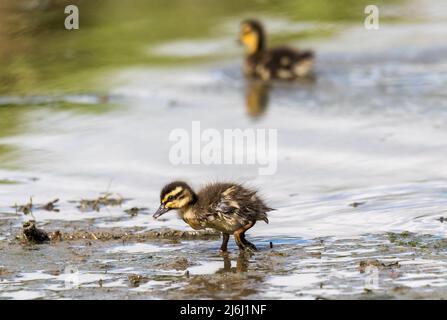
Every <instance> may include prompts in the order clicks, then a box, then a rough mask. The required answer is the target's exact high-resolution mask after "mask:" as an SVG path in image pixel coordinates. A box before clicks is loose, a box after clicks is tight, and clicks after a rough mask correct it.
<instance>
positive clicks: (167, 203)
mask: <svg viewBox="0 0 447 320" xmlns="http://www.w3.org/2000/svg"><path fill="white" fill-rule="evenodd" d="M195 201H196V194H195V193H194V191H193V190H192V189H191V187H190V186H189V185H188V184H187V183H185V182H182V181H175V182H171V183H170V184H168V185H166V186H165V187H164V188H163V189H162V190H161V193H160V207H159V208H158V210H157V212H155V213H154V218H155V219H157V218H158V217H160V216H161V215H163V214H165V213H166V212H168V211H169V210H172V209H182V208H184V207H187V206H189V205H191V204H193V203H194V202H195Z"/></svg>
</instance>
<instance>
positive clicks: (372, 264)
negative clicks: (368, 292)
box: [359, 259, 399, 273]
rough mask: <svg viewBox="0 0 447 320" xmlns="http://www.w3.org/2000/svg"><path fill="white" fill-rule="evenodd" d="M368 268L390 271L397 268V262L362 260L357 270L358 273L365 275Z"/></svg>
mask: <svg viewBox="0 0 447 320" xmlns="http://www.w3.org/2000/svg"><path fill="white" fill-rule="evenodd" d="M368 267H375V268H378V269H390V268H399V262H398V261H395V262H391V263H388V264H386V263H383V262H380V261H379V260H377V259H370V260H362V261H360V263H359V270H360V273H365V271H366V269H367V268H368Z"/></svg>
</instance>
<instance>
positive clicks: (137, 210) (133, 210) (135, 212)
mask: <svg viewBox="0 0 447 320" xmlns="http://www.w3.org/2000/svg"><path fill="white" fill-rule="evenodd" d="M147 210H148V208H138V207H133V208H130V209H126V210H124V212H125V213H127V214H128V215H130V216H131V217H135V216H137V215H138V214H139V213H140V212H143V211H147Z"/></svg>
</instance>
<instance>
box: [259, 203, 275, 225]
mask: <svg viewBox="0 0 447 320" xmlns="http://www.w3.org/2000/svg"><path fill="white" fill-rule="evenodd" d="M274 210H276V209H273V208H269V207H265V213H264V214H263V215H262V217H261V220H264V222H265V223H267V224H268V223H269V218H268V217H267V212H269V211H274Z"/></svg>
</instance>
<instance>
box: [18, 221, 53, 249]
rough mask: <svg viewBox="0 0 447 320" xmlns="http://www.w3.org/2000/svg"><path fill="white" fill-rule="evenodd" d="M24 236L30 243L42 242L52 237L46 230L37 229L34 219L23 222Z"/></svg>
mask: <svg viewBox="0 0 447 320" xmlns="http://www.w3.org/2000/svg"><path fill="white" fill-rule="evenodd" d="M23 236H24V238H25V240H27V241H28V242H30V243H36V244H40V243H44V242H48V241H50V237H49V236H48V234H47V233H46V232H45V231H43V230H41V229H37V227H36V224H35V221H34V220H30V221H27V222H25V223H24V224H23Z"/></svg>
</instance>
